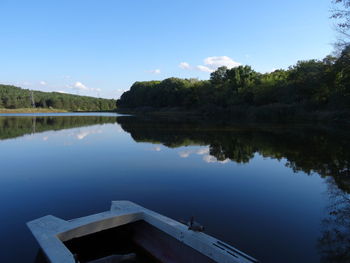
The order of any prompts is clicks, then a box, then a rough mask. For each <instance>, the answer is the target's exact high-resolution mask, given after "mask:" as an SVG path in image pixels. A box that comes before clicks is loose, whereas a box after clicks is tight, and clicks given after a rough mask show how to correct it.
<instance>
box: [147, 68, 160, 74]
mask: <svg viewBox="0 0 350 263" xmlns="http://www.w3.org/2000/svg"><path fill="white" fill-rule="evenodd" d="M148 72H149V73H152V74H160V69H153V70H149V71H148Z"/></svg>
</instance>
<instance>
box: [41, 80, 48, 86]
mask: <svg viewBox="0 0 350 263" xmlns="http://www.w3.org/2000/svg"><path fill="white" fill-rule="evenodd" d="M39 84H40V85H41V86H46V85H47V83H46V81H43V80H42V81H40V82H39Z"/></svg>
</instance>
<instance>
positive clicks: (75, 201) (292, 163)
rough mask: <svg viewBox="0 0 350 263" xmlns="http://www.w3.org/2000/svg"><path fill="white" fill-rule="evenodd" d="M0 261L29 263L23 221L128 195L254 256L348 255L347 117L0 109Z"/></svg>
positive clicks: (31, 256) (31, 252) (309, 258)
mask: <svg viewBox="0 0 350 263" xmlns="http://www.w3.org/2000/svg"><path fill="white" fill-rule="evenodd" d="M0 169H1V170H0V171H1V175H0V187H1V189H0V202H1V208H2V210H1V213H0V222H1V224H0V234H1V239H0V252H1V253H0V262H34V260H35V257H36V254H37V251H38V245H37V244H36V242H35V240H34V238H33V237H32V236H31V234H30V232H29V230H28V229H27V228H26V226H25V222H27V221H30V220H32V219H35V218H38V217H41V216H44V215H47V214H52V215H55V216H58V217H61V218H64V219H71V218H75V217H80V216H85V215H89V214H92V213H97V212H101V211H104V210H108V209H109V206H110V202H111V200H131V201H134V202H136V203H139V204H140V205H142V206H145V207H147V208H150V209H152V210H155V211H157V212H159V213H161V214H165V215H167V216H169V217H172V218H174V219H181V218H189V217H190V216H191V215H194V216H195V217H196V220H197V221H199V222H201V223H202V224H203V225H205V227H206V230H207V231H206V232H207V233H209V234H211V235H213V236H215V237H217V238H219V239H222V240H223V241H225V242H228V243H230V244H232V245H233V246H235V247H237V248H238V249H241V250H243V251H244V252H246V253H248V254H250V255H252V256H253V257H256V258H257V259H259V260H261V261H262V262H320V261H322V262H350V252H349V251H350V196H349V194H348V193H349V192H350V134H349V129H348V128H347V127H318V126H301V125H293V126H280V125H267V124H265V125H262V124H260V125H243V124H241V125H227V124H223V123H208V122H204V121H188V122H184V121H178V120H172V121H170V120H160V119H157V120H155V119H150V118H136V117H131V116H115V115H113V114H105V115H104V116H99V115H98V114H96V115H91V114H90V115H89V116H81V115H79V116H77V115H73V116H69V115H67V114H63V115H60V116H51V117H50V116H45V114H44V115H39V116H38V115H37V116H28V115H27V116H24V117H21V116H6V117H5V116H2V117H0Z"/></svg>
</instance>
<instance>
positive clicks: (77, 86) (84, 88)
mask: <svg viewBox="0 0 350 263" xmlns="http://www.w3.org/2000/svg"><path fill="white" fill-rule="evenodd" d="M73 87H74V88H76V89H78V90H89V89H88V87H86V86H85V85H84V84H83V83H81V82H80V81H77V82H75V83H74V86H73Z"/></svg>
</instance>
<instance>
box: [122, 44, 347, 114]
mask: <svg viewBox="0 0 350 263" xmlns="http://www.w3.org/2000/svg"><path fill="white" fill-rule="evenodd" d="M117 105H118V107H121V108H131V109H132V108H140V107H143V108H144V109H145V108H148V107H151V108H150V109H151V110H152V109H155V110H157V109H162V108H163V109H164V108H168V109H169V108H179V109H185V110H197V111H198V110H200V112H202V113H204V114H207V115H208V114H209V115H210V114H214V115H217V113H221V114H222V115H224V114H226V115H228V116H232V117H247V114H251V115H253V116H251V117H255V118H257V119H259V118H261V119H264V118H269V117H271V116H273V117H274V118H277V119H279V118H288V119H290V118H293V117H298V116H302V115H304V113H306V112H308V113H310V112H337V113H338V115H337V117H338V118H342V116H343V115H344V114H346V116H348V113H346V112H348V111H349V110H350V45H349V46H347V47H346V48H345V49H343V51H342V52H341V53H340V54H339V55H338V56H336V57H335V56H327V57H326V58H324V59H323V60H308V61H299V62H298V63H297V64H296V65H294V66H291V67H289V68H288V69H287V70H282V69H280V70H275V71H273V72H270V73H259V72H256V71H254V70H253V69H252V68H251V67H250V66H238V67H235V68H231V69H228V68H226V67H220V68H218V69H217V70H216V71H215V72H213V73H211V75H210V80H198V79H179V78H168V79H165V80H163V81H146V82H135V83H134V84H133V85H132V87H131V88H130V90H129V91H126V92H125V93H124V94H123V95H122V96H121V98H120V99H119V100H118V101H117Z"/></svg>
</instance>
